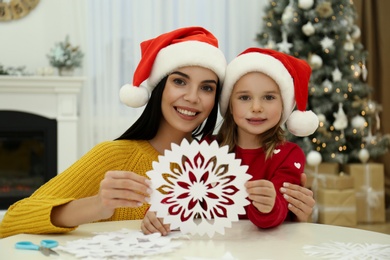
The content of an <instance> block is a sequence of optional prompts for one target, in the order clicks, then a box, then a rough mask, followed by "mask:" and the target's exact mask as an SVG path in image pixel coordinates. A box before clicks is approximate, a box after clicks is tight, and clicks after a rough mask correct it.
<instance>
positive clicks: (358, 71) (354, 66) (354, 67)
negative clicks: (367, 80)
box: [351, 63, 362, 78]
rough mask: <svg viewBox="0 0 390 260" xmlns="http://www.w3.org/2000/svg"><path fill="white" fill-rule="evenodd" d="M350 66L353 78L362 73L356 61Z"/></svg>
mask: <svg viewBox="0 0 390 260" xmlns="http://www.w3.org/2000/svg"><path fill="white" fill-rule="evenodd" d="M351 67H352V70H353V75H354V76H355V78H359V77H360V75H361V74H362V68H361V67H360V66H359V64H357V63H355V64H353V65H352V66H351Z"/></svg>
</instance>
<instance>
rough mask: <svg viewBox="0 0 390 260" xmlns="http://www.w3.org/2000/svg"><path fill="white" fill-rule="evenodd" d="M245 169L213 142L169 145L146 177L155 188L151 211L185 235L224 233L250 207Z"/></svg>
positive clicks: (248, 177) (223, 148) (238, 161)
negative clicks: (245, 185) (169, 148)
mask: <svg viewBox="0 0 390 260" xmlns="http://www.w3.org/2000/svg"><path fill="white" fill-rule="evenodd" d="M247 169H248V166H246V165H241V160H240V159H236V158H235V154H234V153H229V152H228V146H223V147H219V145H218V144H217V142H216V141H213V142H211V143H210V144H209V143H208V142H206V141H203V142H200V143H199V142H197V141H192V142H191V143H189V142H188V141H187V140H185V139H184V140H183V141H182V142H181V144H180V146H179V145H176V144H172V146H171V150H166V151H165V153H164V155H160V156H159V157H158V161H157V162H153V169H152V170H150V171H148V172H147V173H146V174H147V175H148V176H149V177H150V179H151V183H152V184H151V185H152V189H153V193H152V194H151V196H150V202H149V203H150V204H151V206H150V208H149V210H150V211H154V212H156V215H157V217H158V218H163V219H164V224H170V227H171V229H172V230H174V229H177V228H179V229H180V231H181V232H182V233H184V234H188V233H190V234H193V235H194V234H199V235H204V234H208V235H209V237H212V236H213V235H214V233H215V232H217V233H220V234H224V233H225V228H227V227H228V228H230V227H231V223H232V222H233V221H238V220H239V217H238V215H241V214H245V208H244V207H245V206H246V205H248V204H249V203H250V202H249V201H248V199H247V196H248V193H247V192H246V189H245V187H244V184H245V182H246V181H248V180H249V179H250V178H251V176H250V175H249V174H247V173H246V171H247Z"/></svg>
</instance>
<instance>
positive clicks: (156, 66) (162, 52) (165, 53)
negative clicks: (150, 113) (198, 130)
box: [119, 27, 226, 107]
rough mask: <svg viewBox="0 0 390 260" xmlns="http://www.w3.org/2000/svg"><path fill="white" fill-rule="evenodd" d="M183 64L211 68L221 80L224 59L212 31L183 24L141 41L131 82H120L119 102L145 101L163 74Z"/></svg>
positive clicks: (139, 102)
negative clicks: (138, 59)
mask: <svg viewBox="0 0 390 260" xmlns="http://www.w3.org/2000/svg"><path fill="white" fill-rule="evenodd" d="M185 66H201V67H204V68H208V69H211V70H212V71H214V72H215V74H217V76H218V78H219V80H220V84H222V83H223V79H224V77H225V69H226V59H225V56H224V54H223V53H222V51H221V50H220V49H219V48H218V40H217V39H216V38H215V36H214V35H213V34H212V33H210V32H209V31H207V30H206V29H204V28H202V27H185V28H180V29H177V30H174V31H171V32H168V33H165V34H162V35H160V36H158V37H156V38H154V39H150V40H147V41H144V42H142V43H141V61H140V62H139V64H138V67H137V69H136V70H135V72H134V76H133V84H132V85H131V84H126V85H124V86H122V88H121V90H120V93H119V96H120V100H121V102H122V103H124V104H126V105H128V106H130V107H141V106H143V105H145V104H146V103H147V102H148V100H149V97H150V94H151V92H152V91H153V89H154V88H155V87H156V85H157V84H158V83H159V82H160V81H161V80H162V79H163V78H164V77H165V76H167V75H169V74H170V73H171V72H173V71H174V70H175V69H177V68H180V67H185ZM146 80H147V81H146ZM144 81H146V84H145V83H144Z"/></svg>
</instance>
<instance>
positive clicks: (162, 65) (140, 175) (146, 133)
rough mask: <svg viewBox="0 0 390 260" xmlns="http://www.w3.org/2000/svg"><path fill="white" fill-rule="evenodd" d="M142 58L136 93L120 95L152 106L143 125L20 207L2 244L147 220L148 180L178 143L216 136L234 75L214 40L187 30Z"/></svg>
mask: <svg viewBox="0 0 390 260" xmlns="http://www.w3.org/2000/svg"><path fill="white" fill-rule="evenodd" d="M141 52H142V58H141V61H140V63H139V65H138V67H137V69H136V71H135V73H134V77H133V85H125V86H123V87H122V88H121V91H120V97H121V100H122V102H124V103H125V104H127V105H129V106H132V107H138V106H142V105H144V104H146V103H147V105H146V107H145V110H144V111H143V113H142V115H141V117H140V118H139V119H138V121H137V122H136V123H135V124H134V125H132V126H131V127H130V128H129V129H128V130H127V131H126V132H125V133H124V134H123V135H122V136H121V137H119V138H118V139H117V140H114V141H108V142H103V143H101V144H98V145H97V146H95V147H94V148H92V150H91V151H89V152H88V153H87V154H86V155H84V156H83V157H82V158H81V159H80V160H78V161H77V162H75V163H74V164H73V165H72V166H70V167H69V168H68V169H67V170H65V171H64V172H63V173H61V174H59V175H57V176H56V177H55V178H53V179H52V180H50V181H49V182H47V183H46V184H44V185H43V186H42V187H40V188H39V189H38V190H37V191H36V192H35V193H34V194H33V195H31V196H30V197H29V198H26V199H23V200H21V201H19V202H16V203H15V204H14V205H12V206H11V207H10V208H9V209H8V211H7V214H6V215H5V216H4V219H3V221H2V223H1V226H0V237H6V236H10V235H14V234H19V233H35V234H42V233H64V232H69V231H71V230H74V229H75V228H77V226H78V225H81V224H84V223H90V222H94V221H111V220H125V219H126V220H127V219H142V218H143V217H144V215H145V213H146V211H147V209H148V204H147V201H148V194H149V193H150V189H149V186H148V180H147V178H146V175H145V173H146V172H147V171H148V170H151V169H152V162H153V161H157V157H158V156H159V154H162V153H163V151H164V150H165V149H170V147H171V144H172V143H176V144H179V143H180V142H181V141H182V139H183V138H186V139H194V138H199V139H200V138H204V137H205V136H206V135H208V134H211V133H212V132H213V130H214V127H215V123H216V120H217V113H218V98H219V95H220V88H221V84H222V81H223V78H224V73H225V68H226V59H225V57H224V55H223V53H222V52H221V50H220V49H218V41H217V39H216V38H215V37H214V35H212V34H211V33H210V32H209V31H207V30H205V29H204V28H201V27H187V28H181V29H177V30H174V31H171V32H168V33H165V34H162V35H160V36H158V37H156V38H154V39H151V40H148V41H145V42H142V43H141ZM145 80H147V82H146V83H147V85H146V86H145V87H144V86H143V85H141V83H143V82H144V81H145ZM149 92H151V96H150V100H149Z"/></svg>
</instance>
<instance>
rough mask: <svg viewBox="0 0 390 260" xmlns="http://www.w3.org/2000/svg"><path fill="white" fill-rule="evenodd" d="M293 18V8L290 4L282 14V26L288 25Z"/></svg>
mask: <svg viewBox="0 0 390 260" xmlns="http://www.w3.org/2000/svg"><path fill="white" fill-rule="evenodd" d="M293 18H294V7H293V6H292V2H291V1H290V4H289V5H288V6H287V7H286V8H285V9H284V11H283V14H282V22H283V24H284V25H288V24H289V23H290V22H291V21H292V19H293Z"/></svg>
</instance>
